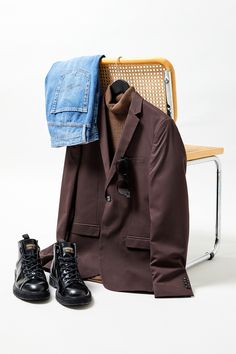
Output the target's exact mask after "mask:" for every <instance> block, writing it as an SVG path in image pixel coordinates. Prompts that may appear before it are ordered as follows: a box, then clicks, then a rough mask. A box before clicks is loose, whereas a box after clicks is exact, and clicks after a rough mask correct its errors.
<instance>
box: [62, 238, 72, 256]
mask: <svg viewBox="0 0 236 354" xmlns="http://www.w3.org/2000/svg"><path fill="white" fill-rule="evenodd" d="M61 252H62V255H63V257H64V256H74V254H75V248H74V245H73V243H71V242H61Z"/></svg>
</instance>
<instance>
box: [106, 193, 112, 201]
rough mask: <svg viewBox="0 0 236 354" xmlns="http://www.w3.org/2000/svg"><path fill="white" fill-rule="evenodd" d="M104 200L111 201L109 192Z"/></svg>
mask: <svg viewBox="0 0 236 354" xmlns="http://www.w3.org/2000/svg"><path fill="white" fill-rule="evenodd" d="M106 201H107V202H111V196H110V195H109V194H108V195H107V196H106Z"/></svg>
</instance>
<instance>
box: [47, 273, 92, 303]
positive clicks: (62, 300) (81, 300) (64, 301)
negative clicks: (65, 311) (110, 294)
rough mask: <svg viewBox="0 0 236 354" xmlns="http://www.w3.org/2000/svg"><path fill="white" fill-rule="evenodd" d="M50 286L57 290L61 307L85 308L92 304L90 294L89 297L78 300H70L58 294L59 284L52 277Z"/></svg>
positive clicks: (50, 277)
mask: <svg viewBox="0 0 236 354" xmlns="http://www.w3.org/2000/svg"><path fill="white" fill-rule="evenodd" d="M49 284H50V285H51V286H52V287H53V288H55V289H57V290H56V300H57V301H58V302H59V303H60V304H61V305H64V306H85V305H88V304H89V303H90V302H91V299H92V298H91V294H89V295H88V296H84V297H80V298H77V299H68V298H65V296H62V295H60V294H59V293H58V282H57V280H56V279H55V278H54V277H53V276H52V275H50V276H49Z"/></svg>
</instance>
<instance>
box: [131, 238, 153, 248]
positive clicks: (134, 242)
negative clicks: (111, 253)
mask: <svg viewBox="0 0 236 354" xmlns="http://www.w3.org/2000/svg"><path fill="white" fill-rule="evenodd" d="M125 243H126V247H130V248H140V249H150V239H149V237H147V236H135V235H127V236H126V240H125Z"/></svg>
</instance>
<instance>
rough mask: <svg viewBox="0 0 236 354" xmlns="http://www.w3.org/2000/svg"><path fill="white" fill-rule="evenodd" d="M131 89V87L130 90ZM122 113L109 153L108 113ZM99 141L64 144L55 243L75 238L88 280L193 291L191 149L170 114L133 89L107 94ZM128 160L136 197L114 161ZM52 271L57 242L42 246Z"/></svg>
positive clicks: (115, 286) (165, 292)
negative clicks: (122, 185)
mask: <svg viewBox="0 0 236 354" xmlns="http://www.w3.org/2000/svg"><path fill="white" fill-rule="evenodd" d="M131 91H132V92H131ZM112 114H113V115H115V116H116V117H117V118H119V115H121V117H122V115H123V117H124V116H125V118H126V119H125V123H124V125H123V128H122V129H123V130H122V133H121V136H120V139H119V142H118V147H117V148H116V150H115V152H114V156H112V149H111V139H110V136H109V135H110V133H109V129H108V128H109V127H108V117H110V118H111V115H112ZM98 128H99V134H100V139H99V140H98V141H95V142H92V143H89V144H87V145H75V146H69V147H67V148H66V156H65V162H64V172H63V178H62V184H61V195H60V205H59V212H58V222H57V240H69V241H73V242H76V243H77V251H78V266H79V271H80V273H81V276H82V277H83V278H84V279H86V278H90V277H93V276H96V275H101V277H102V282H103V284H104V286H105V287H106V288H107V289H110V290H115V291H141V292H151V293H153V292H154V295H155V297H178V296H193V292H192V289H191V284H190V282H189V279H188V275H187V273H186V269H185V265H186V256H187V248H188V238H189V206H188V190H187V184H186V176H185V173H186V152H185V148H184V145H183V141H182V139H181V136H180V133H179V131H178V128H177V126H176V124H175V122H174V120H173V119H171V118H170V117H169V116H168V115H166V114H165V113H163V112H162V111H161V110H159V109H158V108H156V107H154V106H153V105H152V104H150V103H149V102H147V101H146V100H144V99H143V98H142V97H141V96H140V95H139V94H138V92H136V91H135V90H134V89H133V88H131V90H128V91H126V92H125V93H124V94H123V96H122V97H121V99H120V101H119V102H118V103H117V104H111V93H110V87H109V86H108V88H107V91H106V95H105V96H104V97H103V99H102V102H101V105H100V112H99V119H98ZM122 156H126V157H128V158H129V171H128V176H129V189H130V192H131V198H127V197H125V196H124V195H121V194H120V193H119V192H118V189H117V185H118V180H120V178H121V179H122V176H120V175H119V174H118V173H117V169H116V164H117V161H118V160H119V159H120V158H121V157H122ZM41 258H42V262H43V265H44V269H45V270H47V271H48V270H49V267H50V263H51V259H52V245H51V246H49V247H48V248H46V249H44V250H42V251H41Z"/></svg>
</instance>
